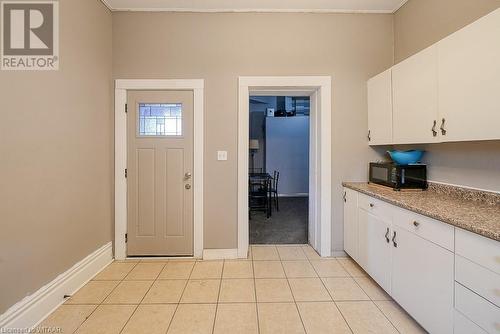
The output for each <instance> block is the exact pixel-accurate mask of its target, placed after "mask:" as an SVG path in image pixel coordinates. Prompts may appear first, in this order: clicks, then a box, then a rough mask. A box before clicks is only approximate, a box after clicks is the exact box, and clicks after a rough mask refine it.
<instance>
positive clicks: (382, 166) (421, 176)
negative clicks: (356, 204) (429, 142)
mask: <svg viewBox="0 0 500 334" xmlns="http://www.w3.org/2000/svg"><path fill="white" fill-rule="evenodd" d="M369 180H370V183H375V184H380V185H383V186H388V187H391V188H394V189H395V190H401V189H427V186H428V185H427V166H426V165H421V164H415V165H397V164H395V163H392V162H371V163H370V178H369Z"/></svg>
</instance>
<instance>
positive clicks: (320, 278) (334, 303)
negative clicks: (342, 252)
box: [309, 259, 354, 333]
mask: <svg viewBox="0 0 500 334" xmlns="http://www.w3.org/2000/svg"><path fill="white" fill-rule="evenodd" d="M335 261H337V262H338V263H339V265H340V266H341V267H342V268H344V267H343V266H342V264H341V263H340V261H338V260H337V259H335ZM309 262H311V260H309ZM311 266H312V267H313V269H314V271H315V272H316V274H318V277H319V280H320V281H321V284H323V287H324V288H325V289H326V292H327V293H328V295H329V296H330V298H331V299H332V303H333V305H334V306H335V308H336V309H337V311H338V312H339V314H340V316H341V317H342V319H344V322H345V324H346V325H347V328H349V330H350V331H351V333H354V331H353V329H352V328H351V325H349V322H347V319H346V318H345V316H344V314H342V311H340V308H339V307H338V305H337V302H336V301H335V299H334V298H333V296H332V294H331V293H330V290H329V289H328V288H327V287H326V285H325V282H324V281H323V278H325V277H320V275H319V273H318V272H317V270H316V268H314V266H313V264H312V263H311ZM344 270H345V268H344ZM346 272H347V274H348V275H350V273H349V272H348V271H347V270H346Z"/></svg>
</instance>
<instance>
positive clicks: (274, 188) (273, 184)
mask: <svg viewBox="0 0 500 334" xmlns="http://www.w3.org/2000/svg"><path fill="white" fill-rule="evenodd" d="M279 179H280V172H278V171H276V170H275V171H274V172H273V178H272V180H271V189H270V191H269V192H270V194H271V196H272V199H273V201H274V205H276V211H280V206H279V197H278V183H279Z"/></svg>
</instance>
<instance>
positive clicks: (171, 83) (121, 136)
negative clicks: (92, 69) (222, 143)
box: [114, 79, 204, 260]
mask: <svg viewBox="0 0 500 334" xmlns="http://www.w3.org/2000/svg"><path fill="white" fill-rule="evenodd" d="M128 90H188V91H192V92H193V94H194V97H193V99H194V101H193V102H194V124H193V125H194V128H193V130H194V131H193V132H194V146H193V158H194V167H193V188H192V189H193V222H194V230H193V231H194V233H193V238H194V240H193V245H194V249H193V255H194V257H197V258H201V257H202V255H203V100H204V98H203V94H204V80H203V79H189V80H183V79H172V80H122V79H120V80H116V81H115V243H114V244H115V259H117V260H123V259H125V258H126V257H127V247H126V244H125V233H127V179H126V178H125V168H127V116H126V113H125V104H126V103H127V91H128Z"/></svg>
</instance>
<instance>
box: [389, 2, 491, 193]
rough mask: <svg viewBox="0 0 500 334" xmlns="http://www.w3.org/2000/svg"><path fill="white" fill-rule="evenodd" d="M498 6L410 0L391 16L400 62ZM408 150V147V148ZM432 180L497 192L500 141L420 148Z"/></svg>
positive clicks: (396, 54) (480, 3)
mask: <svg viewBox="0 0 500 334" xmlns="http://www.w3.org/2000/svg"><path fill="white" fill-rule="evenodd" d="M499 7H500V0H410V1H408V2H407V3H406V4H405V5H404V6H403V7H402V8H401V9H400V10H398V11H397V12H396V14H395V15H394V53H395V57H394V58H395V62H396V63H397V62H399V61H401V60H403V59H405V58H407V57H409V56H411V55H413V54H415V53H417V52H418V51H420V50H422V49H424V48H426V47H428V46H430V45H432V44H434V43H435V42H437V41H439V40H441V39H443V38H444V37H446V36H448V35H449V34H451V33H453V32H455V31H457V30H459V29H460V28H462V27H464V26H466V25H467V24H470V23H472V22H473V21H475V20H477V19H478V18H480V17H482V16H484V15H486V14H487V13H489V12H491V11H493V10H495V9H496V8H499ZM410 147H411V146H410ZM422 148H424V149H425V150H427V154H426V157H425V160H426V162H427V163H428V164H429V178H430V179H431V180H433V181H439V182H445V183H451V184H459V185H465V186H469V187H475V188H480V189H486V190H493V191H500V178H499V177H498V175H499V172H500V141H492V142H473V143H450V144H435V145H426V146H423V147H422Z"/></svg>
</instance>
